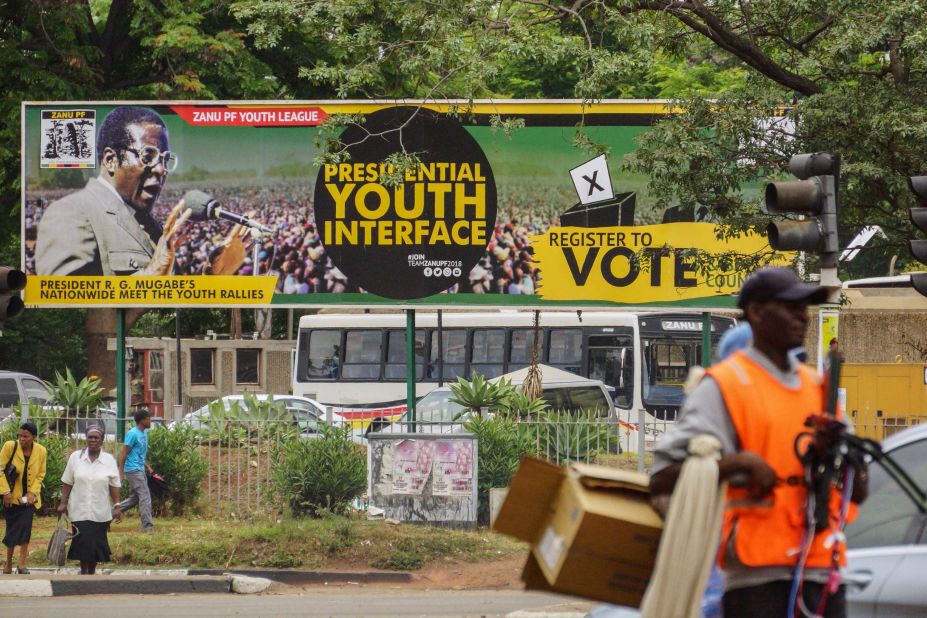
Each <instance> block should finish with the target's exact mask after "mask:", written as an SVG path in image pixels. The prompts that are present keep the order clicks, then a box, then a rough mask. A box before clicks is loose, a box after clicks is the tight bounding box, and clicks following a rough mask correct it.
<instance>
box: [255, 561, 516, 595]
mask: <svg viewBox="0 0 927 618" xmlns="http://www.w3.org/2000/svg"><path fill="white" fill-rule="evenodd" d="M524 566H525V558H524V556H519V557H510V558H500V559H498V560H492V561H485V562H464V561H460V560H451V559H448V560H438V561H434V562H431V563H429V564H426V565H425V566H424V567H422V568H421V569H419V570H418V571H414V572H413V573H412V581H410V582H402V583H400V582H383V583H363V584H362V583H357V582H339V583H321V584H304V585H296V586H287V585H276V586H274V587H273V588H271V589H270V590H268V592H269V593H271V594H292V593H294V592H298V591H300V590H311V589H318V588H328V589H331V588H357V587H361V588H364V587H367V588H392V589H407V590H521V589H523V588H524V584H523V583H522V581H521V570H522V568H523V567H524ZM363 567H364V565H361V564H357V563H354V562H347V561H330V562H329V564H327V565H326V566H325V570H326V571H341V572H350V571H358V570H362V569H363Z"/></svg>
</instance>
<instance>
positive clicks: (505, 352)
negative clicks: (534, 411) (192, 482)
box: [293, 310, 735, 421]
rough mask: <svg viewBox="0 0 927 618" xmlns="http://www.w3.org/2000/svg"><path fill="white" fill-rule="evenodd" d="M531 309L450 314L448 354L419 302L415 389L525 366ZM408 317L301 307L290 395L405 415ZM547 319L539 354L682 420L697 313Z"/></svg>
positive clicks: (627, 403) (563, 314)
mask: <svg viewBox="0 0 927 618" xmlns="http://www.w3.org/2000/svg"><path fill="white" fill-rule="evenodd" d="M533 317H534V312H532V311H482V312H473V313H444V314H443V316H442V333H443V334H442V337H441V339H442V343H443V345H442V346H440V348H441V349H443V359H441V358H439V352H438V351H439V345H438V320H437V313H435V312H424V311H422V312H418V311H417V312H416V316H415V365H416V367H415V371H416V396H418V397H421V396H423V395H425V394H427V393H428V392H430V391H431V390H432V389H434V388H437V387H438V385H439V384H441V383H448V382H454V381H456V379H457V378H458V377H460V376H463V377H469V376H470V375H471V374H473V373H479V374H482V375H483V376H485V377H486V378H492V377H496V376H499V375H502V374H504V373H507V372H510V371H514V370H516V369H520V368H522V367H526V366H527V365H528V364H529V363H530V362H531V351H532V345H533V341H534V334H533V329H532V321H533ZM405 324H406V316H405V314H404V313H380V314H317V315H308V316H303V317H302V318H300V321H299V338H298V342H297V350H296V367H295V371H294V382H293V394H295V395H301V396H304V397H310V398H312V399H316V400H318V401H321V402H322V403H324V404H328V405H330V406H332V407H333V408H334V409H336V410H338V411H339V413H344V408H355V409H356V410H357V412H358V413H359V414H361V415H362V416H365V417H370V418H373V417H375V416H382V415H384V414H385V415H392V414H397V415H398V414H401V413H402V412H404V411H405V397H406V383H405V380H406V346H405V332H406V331H405ZM540 324H541V328H540V336H541V342H540V346H539V357H538V362H540V363H543V364H546V365H550V366H553V367H557V368H558V369H563V370H566V371H569V372H572V373H575V374H577V375H581V376H584V377H588V378H593V379H597V380H601V381H602V382H604V383H605V384H606V385H607V386H609V387H611V388H612V389H614V390H613V391H612V396H613V399H614V400H615V405H616V407H618V408H619V411H620V410H622V409H623V410H628V411H631V410H634V411H637V410H642V409H646V410H647V411H648V412H650V414H652V415H653V416H654V417H655V418H657V419H660V420H663V421H671V420H673V419H675V416H676V412H677V411H678V408H679V405H680V404H681V402H682V397H683V392H682V386H683V383H684V381H685V379H686V376H687V374H688V372H689V368H690V367H692V366H693V365H697V364H700V362H701V349H702V334H701V331H702V315H701V314H700V313H692V312H690V313H682V312H671V313H670V312H653V313H650V312H644V313H632V312H622V311H588V310H587V311H582V312H580V313H578V312H576V311H542V312H541V318H540ZM734 325H735V320H734V319H733V318H730V317H721V316H713V317H712V348H714V346H715V345H716V344H717V341H718V339H719V338H720V336H721V334H722V333H723V332H724V331H725V330H727V329H728V328H731V327H733V326H734ZM441 361H443V362H441ZM641 361H643V362H641ZM364 409H366V410H367V412H364ZM626 418H631V416H630V415H628V416H627V417H626Z"/></svg>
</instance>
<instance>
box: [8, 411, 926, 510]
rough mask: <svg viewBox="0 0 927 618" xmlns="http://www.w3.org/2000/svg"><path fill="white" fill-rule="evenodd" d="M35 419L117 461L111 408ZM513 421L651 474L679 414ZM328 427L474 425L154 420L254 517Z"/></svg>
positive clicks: (68, 443)
mask: <svg viewBox="0 0 927 618" xmlns="http://www.w3.org/2000/svg"><path fill="white" fill-rule="evenodd" d="M29 412H30V411H29V410H22V411H21V413H22V414H24V415H29ZM132 412H134V410H133V411H130V412H129V413H128V414H127V417H128V420H127V421H126V429H129V428H131V427H132V426H134V423H133V421H132V420H131V417H132ZM31 416H32V420H34V421H36V423H37V424H38V426H39V433H40V435H39V437H38V440H39V442H42V441H43V440H46V439H49V440H52V439H53V440H54V441H56V444H58V445H59V447H58V448H57V449H56V453H58V454H59V455H61V456H64V457H65V458H66V457H67V455H69V454H70V453H71V452H73V451H74V450H77V449H80V448H83V447H84V446H85V440H86V430H87V427H88V426H90V425H91V424H101V425H103V426H104V428H105V431H106V436H105V440H104V449H105V450H106V451H107V452H109V453H111V454H113V455H114V456H117V457H118V454H119V452H120V450H121V447H120V445H119V444H118V443H117V441H116V436H117V427H116V418H115V413H114V411H112V410H111V409H107V408H101V409H93V410H61V409H55V408H42V409H40V408H36V407H33V409H32V410H31ZM20 420H21V418H20V417H19V416H17V415H16V414H14V415H13V416H11V417H8V418H7V419H2V420H0V438H2V439H3V440H9V439H13V437H14V436H15V435H16V434H17V432H18V427H19V421H20ZM511 420H512V421H513V423H514V427H515V431H516V432H518V435H519V438H520V440H519V445H520V446H519V448H521V449H522V451H523V452H524V453H526V454H530V455H534V456H538V457H542V458H545V459H548V460H550V461H552V462H555V463H558V464H565V463H568V462H582V463H592V464H599V465H605V466H614V467H620V468H624V469H630V470H640V471H644V470H646V469H647V468H648V467H649V466H650V465H651V462H652V452H653V450H654V448H655V446H656V444H657V442H658V440H659V438H660V437H661V436H662V435H663V434H664V433H665V432H666V431H667V430H668V429H669V428H670V427H672V425H673V424H674V422H675V410H650V411H644V410H642V411H637V410H631V411H627V410H616V411H615V412H614V413H613V414H611V415H608V416H596V415H591V414H579V415H576V414H567V413H563V414H557V413H540V414H531V415H525V416H518V417H512V419H511ZM854 420H855V419H854ZM867 420H871V419H867ZM876 420H877V422H868V423H857V424H856V427H855V431H856V433H857V434H858V435H861V436H865V437H869V438H872V439H875V440H879V441H881V440H883V439H885V438H887V437H889V436H890V435H892V434H894V433H896V432H898V431H900V430H902V429H904V428H907V427H910V426H913V425H916V424H919V423H923V422H927V415H924V414H921V415H916V414H915V415H896V416H891V417H885V418H878V419H876ZM325 424H331V425H333V426H342V427H348V428H349V434H350V438H351V440H352V441H353V442H354V444H356V445H357V448H362V449H366V447H367V444H368V439H367V434H368V433H370V432H371V431H373V430H376V431H380V432H387V433H397V434H406V433H411V434H423V433H429V434H433V433H454V432H463V431H467V430H468V429H469V428H470V427H471V426H470V425H469V424H468V419H467V418H456V419H453V418H452V419H447V420H445V421H434V420H418V421H416V422H414V423H410V422H408V421H407V420H406V419H404V418H401V417H399V416H396V417H391V418H388V419H385V420H382V421H381V422H379V423H376V424H371V419H366V420H360V419H347V418H344V417H340V416H338V415H335V414H332V413H329V414H328V415H327V418H326V417H320V418H317V419H316V418H313V417H305V418H290V417H279V416H277V417H274V418H216V419H204V418H191V417H187V418H186V419H185V420H183V421H172V422H162V421H161V420H159V419H155V423H154V427H155V428H157V429H158V430H159V431H160V430H165V431H177V430H178V429H181V428H185V429H184V430H185V431H189V432H190V434H191V436H192V438H191V440H193V448H194V449H195V452H196V454H197V455H198V456H199V458H201V460H202V461H205V462H206V474H205V476H204V478H203V480H202V484H201V491H202V501H201V504H202V505H203V506H204V507H205V508H206V510H207V511H213V512H219V513H225V514H232V513H234V514H235V515H239V516H249V515H256V514H266V513H269V512H273V511H274V510H275V509H276V508H277V505H276V504H275V502H274V500H275V497H274V481H273V471H274V464H275V462H276V461H277V459H278V458H279V456H280V453H281V447H282V446H283V445H284V443H285V442H286V441H288V440H294V439H295V440H314V439H318V438H319V436H320V428H321V427H322V426H323V425H325Z"/></svg>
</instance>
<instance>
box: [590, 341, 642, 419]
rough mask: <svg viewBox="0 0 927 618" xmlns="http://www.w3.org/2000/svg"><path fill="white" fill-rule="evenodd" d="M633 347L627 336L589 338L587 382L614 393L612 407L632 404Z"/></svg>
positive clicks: (628, 406) (625, 406) (626, 406)
mask: <svg viewBox="0 0 927 618" xmlns="http://www.w3.org/2000/svg"><path fill="white" fill-rule="evenodd" d="M633 351H634V347H633V340H632V338H631V336H630V335H590V337H589V376H588V377H589V378H591V379H593V380H601V381H602V382H604V383H605V384H607V385H608V386H611V387H612V388H614V389H615V392H614V398H615V405H616V406H618V407H621V408H630V407H631V404H632V402H633V401H634V353H633Z"/></svg>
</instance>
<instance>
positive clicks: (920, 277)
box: [908, 176, 927, 296]
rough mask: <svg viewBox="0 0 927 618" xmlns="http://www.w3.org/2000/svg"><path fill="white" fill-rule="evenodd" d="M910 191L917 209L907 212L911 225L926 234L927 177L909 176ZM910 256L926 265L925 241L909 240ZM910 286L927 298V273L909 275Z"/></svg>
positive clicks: (926, 241)
mask: <svg viewBox="0 0 927 618" xmlns="http://www.w3.org/2000/svg"><path fill="white" fill-rule="evenodd" d="M908 185H910V187H911V191H913V192H914V195H915V196H917V204H918V205H917V207H916V208H911V209H910V210H909V212H910V215H911V223H913V224H914V227H916V228H917V229H919V230H920V231H922V232H927V176H911V178H909V179H908ZM908 248H910V250H911V256H912V257H913V258H914V259H915V260H917V261H918V262H920V263H921V264H927V240H917V239H913V240H909V241H908ZM911 285H912V286H914V289H915V290H917V291H918V292H920V293H921V294H922V295H924V296H927V273H914V274H912V275H911Z"/></svg>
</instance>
